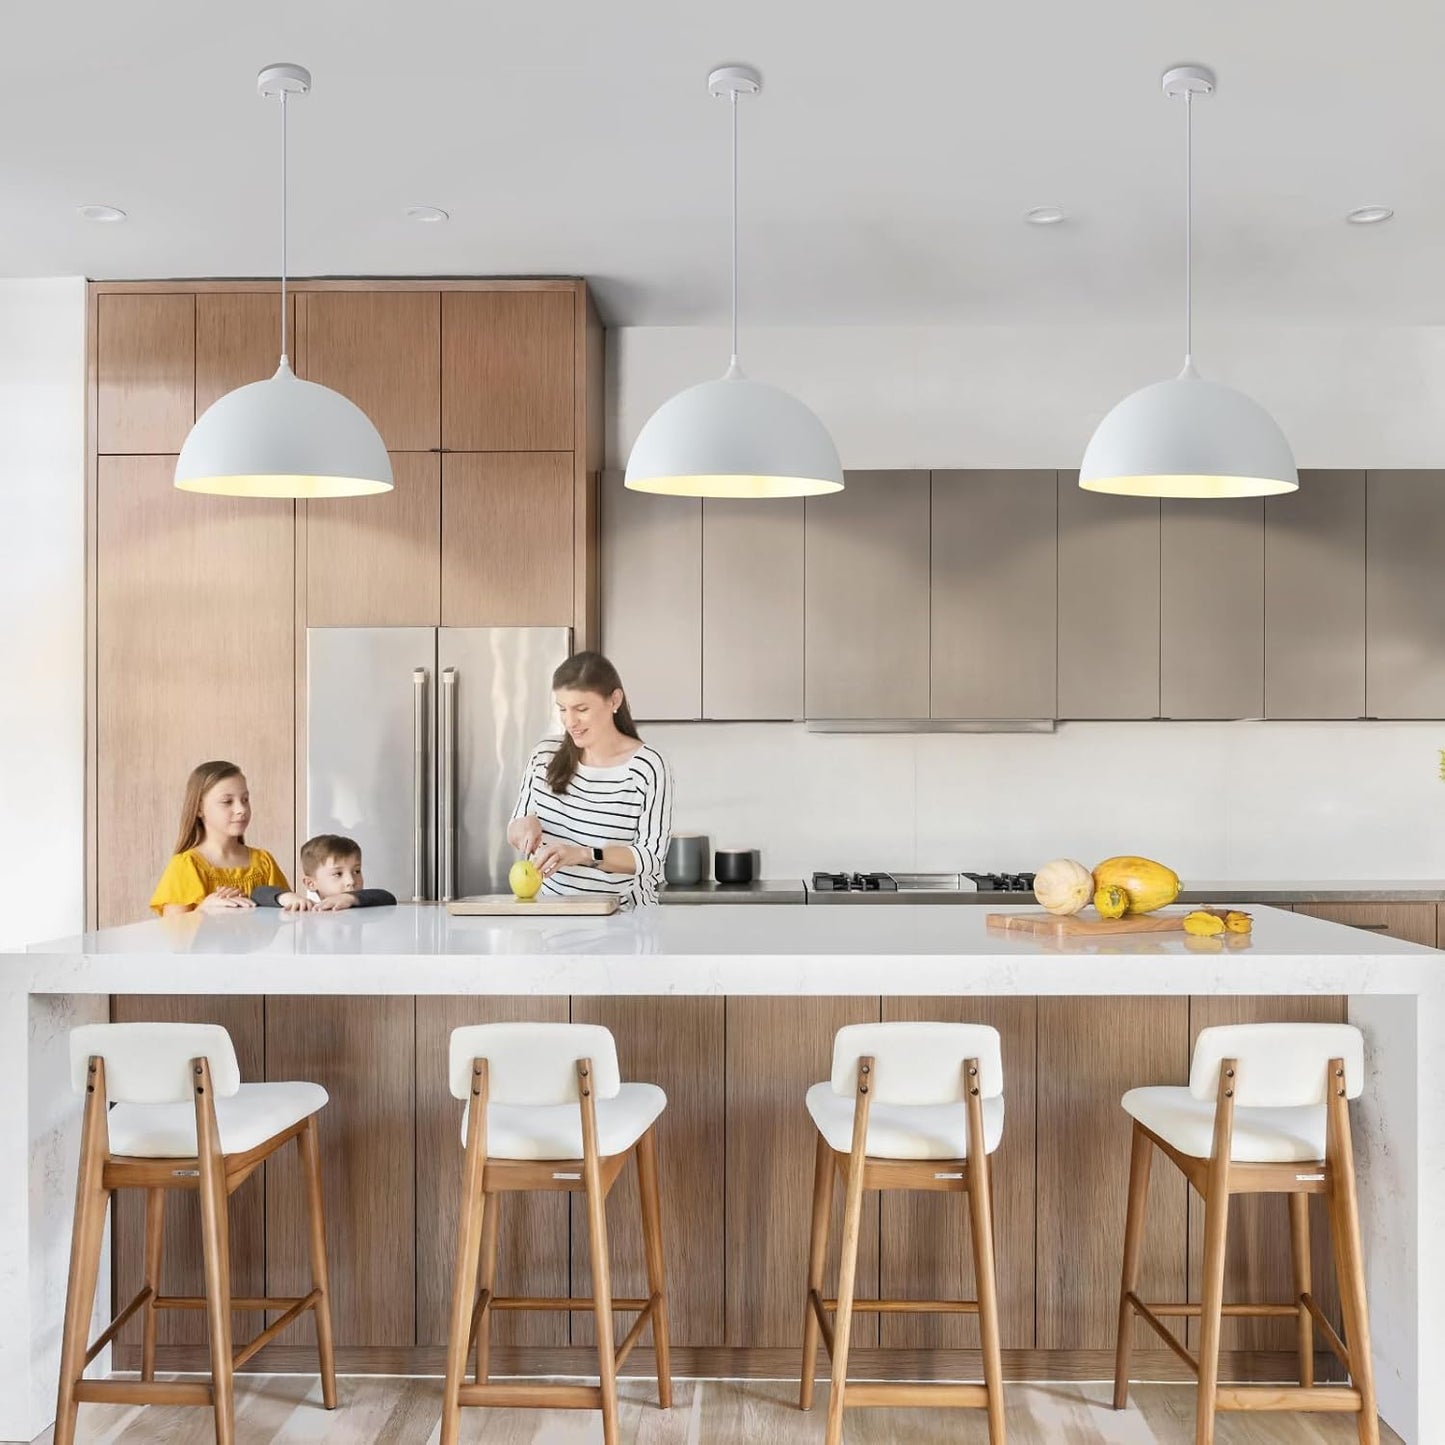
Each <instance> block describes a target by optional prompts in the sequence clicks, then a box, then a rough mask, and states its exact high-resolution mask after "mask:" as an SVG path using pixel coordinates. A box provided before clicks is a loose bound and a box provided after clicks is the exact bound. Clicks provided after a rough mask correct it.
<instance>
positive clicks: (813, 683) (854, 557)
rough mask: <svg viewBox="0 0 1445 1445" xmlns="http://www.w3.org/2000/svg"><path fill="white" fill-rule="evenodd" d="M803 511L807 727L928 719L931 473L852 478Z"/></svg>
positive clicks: (853, 475) (808, 503)
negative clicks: (813, 722)
mask: <svg viewBox="0 0 1445 1445" xmlns="http://www.w3.org/2000/svg"><path fill="white" fill-rule="evenodd" d="M845 481H846V486H845V487H844V490H843V491H841V492H834V493H832V494H830V495H828V496H822V497H809V498H808V499H807V501H806V502H805V504H804V518H805V521H804V540H805V551H806V565H805V605H804V618H805V626H806V649H805V660H806V661H805V679H806V691H805V706H806V711H807V715H808V716H809V717H810V718H923V717H927V716H928V627H929V621H928V550H929V505H930V504H929V476H928V473H927V472H849V473H847V475H846V478H845Z"/></svg>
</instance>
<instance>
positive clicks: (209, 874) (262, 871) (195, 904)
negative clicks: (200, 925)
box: [151, 762, 290, 915]
mask: <svg viewBox="0 0 1445 1445" xmlns="http://www.w3.org/2000/svg"><path fill="white" fill-rule="evenodd" d="M250 821H251V794H250V792H249V791H248V790H247V788H246V778H245V774H243V773H242V772H241V770H240V768H238V767H237V766H236V765H235V763H226V762H213V763H202V764H201V765H200V767H198V768H196V769H195V770H194V771H193V772H192V773H191V776H190V778H189V780H188V781H187V783H186V800H185V802H184V803H182V804H181V828H180V834H179V836H178V837H177V839H176V851H175V856H174V857H173V858H172V859H171V861H170V862H169V863H167V864H166V871H165V872H164V873H162V874H161V881H160V882H159V883H157V884H156V891H155V895H154V897H152V899H151V909H152V910H153V911H154V912H156V913H159V914H162V915H165V914H169V913H189V912H190V911H191V910H192V909H199V910H200V911H201V912H202V913H220V912H224V911H226V910H229V909H233V908H254V907H255V906H256V905H255V904H254V903H253V902H252V901H251V891H252V889H254V888H259V887H260V886H261V885H262V884H270V885H271V886H273V887H277V888H280V889H282V890H283V891H285V890H287V889H289V887H290V885H289V884H288V883H287V882H286V875H285V874H284V873H283V872H282V871H281V870H280V868H278V867H277V866H276V860H275V859H274V858H273V857H272V856H271V855H270V854H269V853H268V852H267V851H266V850H265V849H264V848H248V847H247V846H246V827H247V825H248V824H249V823H250Z"/></svg>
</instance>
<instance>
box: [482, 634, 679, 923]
mask: <svg viewBox="0 0 1445 1445" xmlns="http://www.w3.org/2000/svg"><path fill="white" fill-rule="evenodd" d="M552 692H553V695H554V696H555V697H556V699H557V711H558V712H559V713H560V714H561V718H562V728H563V735H562V736H561V737H560V738H547V739H545V740H544V741H543V742H541V743H539V744H538V745H537V747H536V749H535V750H534V751H533V753H532V756H531V759H530V760H529V761H528V763H527V772H526V775H525V776H524V777H523V779H522V787H521V791H520V793H519V794H518V796H517V806H516V808H515V810H514V811H513V813H512V821H511V824H510V825H509V827H508V828H507V841H508V842H509V843H510V844H511V845H512V847H513V848H515V849H516V850H517V851H518V852H519V853H523V854H526V855H527V856H528V857H530V858H531V859H532V861H533V862H534V863H535V864H536V865H537V868H538V871H539V872H540V873H541V874H542V879H543V882H542V892H543V893H545V894H548V895H549V896H551V897H565V896H568V895H579V894H598V893H602V894H611V895H612V896H613V897H615V898H617V899H618V900H619V902H620V903H621V904H622V906H623V907H624V908H627V907H632V906H633V905H635V904H638V903H656V902H657V885H658V883H659V882H661V880H662V865H663V861H664V859H665V857H666V855H667V843H668V838H669V837H670V835H671V833H672V789H671V785H670V779H669V778H668V775H667V764H666V763H664V762H663V760H662V757H661V755H660V754H659V753H658V751H657V749H656V748H652V747H649V746H648V745H647V744H646V743H644V742H643V741H642V739H641V738H640V737H639V736H638V735H637V726H636V724H635V723H634V722H633V721H632V714H631V712H630V711H629V710H628V707H627V698H626V697H625V695H624V694H623V691H622V679H621V678H619V677H618V675H617V669H616V668H615V667H613V665H612V664H611V663H610V662H608V660H607V659H606V658H605V657H603V656H602V654H601V653H600V652H578V653H575V654H574V655H573V656H571V657H569V658H568V659H567V661H566V662H564V663H563V664H562V666H561V667H559V668H558V669H557V670H556V672H554V673H553V674H552Z"/></svg>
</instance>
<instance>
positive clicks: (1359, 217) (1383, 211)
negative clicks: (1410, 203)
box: [1345, 206, 1395, 226]
mask: <svg viewBox="0 0 1445 1445" xmlns="http://www.w3.org/2000/svg"><path fill="white" fill-rule="evenodd" d="M1394 214H1395V213H1394V211H1392V210H1391V209H1390V208H1389V206H1356V207H1355V209H1354V210H1353V211H1351V212H1350V213H1349V214H1348V215H1347V216H1346V217H1345V220H1347V221H1348V222H1349V223H1350V225H1352V226H1378V225H1379V224H1380V222H1381V221H1388V220H1389V219H1390V217H1391V216H1393V215H1394Z"/></svg>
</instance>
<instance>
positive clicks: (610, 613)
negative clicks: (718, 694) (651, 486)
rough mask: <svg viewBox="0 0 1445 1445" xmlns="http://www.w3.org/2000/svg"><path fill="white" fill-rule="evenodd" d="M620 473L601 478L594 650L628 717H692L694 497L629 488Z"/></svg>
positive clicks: (695, 705)
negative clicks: (598, 619) (623, 693)
mask: <svg viewBox="0 0 1445 1445" xmlns="http://www.w3.org/2000/svg"><path fill="white" fill-rule="evenodd" d="M624 476H625V474H624V473H622V472H606V473H604V475H603V478H602V495H601V506H600V511H601V537H600V543H599V550H600V553H601V586H602V650H603V651H604V652H605V653H606V654H607V656H608V657H609V658H611V659H612V661H613V663H614V664H615V665H616V667H617V670H618V672H620V673H621V674H622V685H623V686H624V687H625V688H626V689H627V695H628V698H629V700H630V702H631V706H632V715H633V716H634V717H635V718H638V719H646V720H649V721H657V722H662V721H672V720H676V719H680V720H684V721H687V720H691V719H696V718H700V717H701V716H702V503H701V502H700V501H698V500H697V499H696V498H693V497H663V496H653V495H651V494H650V493H647V492H630V491H628V490H627V488H626V486H625V485H624Z"/></svg>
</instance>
